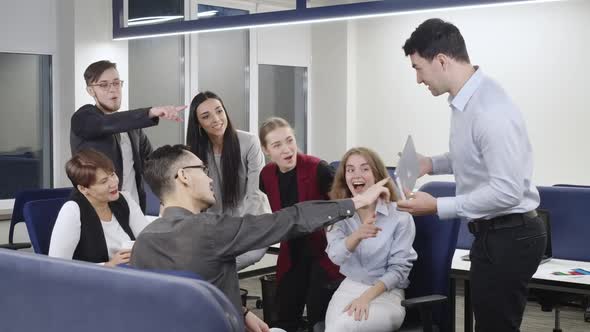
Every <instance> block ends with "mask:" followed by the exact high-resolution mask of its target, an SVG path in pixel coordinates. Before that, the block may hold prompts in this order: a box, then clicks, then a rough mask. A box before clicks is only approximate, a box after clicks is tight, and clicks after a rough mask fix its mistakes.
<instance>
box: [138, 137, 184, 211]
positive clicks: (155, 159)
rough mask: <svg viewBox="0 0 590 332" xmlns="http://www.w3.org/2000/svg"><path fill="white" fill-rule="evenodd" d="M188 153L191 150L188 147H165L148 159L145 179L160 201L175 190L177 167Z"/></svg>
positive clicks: (158, 149) (144, 174) (144, 172)
mask: <svg viewBox="0 0 590 332" xmlns="http://www.w3.org/2000/svg"><path fill="white" fill-rule="evenodd" d="M187 152H190V149H189V148H188V146H186V145H182V144H176V145H164V146H161V147H159V148H157V149H156V150H155V151H154V152H152V153H151V154H150V155H149V156H148V157H147V159H146V161H145V165H144V169H143V177H144V178H145V182H147V184H148V185H149V186H150V188H151V189H152V191H153V192H154V194H155V195H156V196H158V198H159V199H160V201H162V200H163V196H164V195H166V194H167V193H169V192H170V191H172V189H173V188H174V173H175V172H177V171H178V170H177V167H175V165H176V164H177V163H178V162H179V161H181V160H182V157H183V156H185V155H186V153H187Z"/></svg>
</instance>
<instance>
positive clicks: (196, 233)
mask: <svg viewBox="0 0 590 332" xmlns="http://www.w3.org/2000/svg"><path fill="white" fill-rule="evenodd" d="M354 212H355V209H354V204H353V203H352V200H350V199H346V200H339V201H308V202H303V203H298V204H295V205H293V206H291V207H288V208H285V209H283V210H280V211H278V212H276V213H273V214H264V215H260V216H252V215H246V216H244V217H231V216H228V215H217V214H212V213H200V214H193V213H191V212H190V211H188V210H185V209H183V208H180V207H170V208H167V209H166V210H164V213H163V217H162V218H159V219H157V220H155V221H154V222H152V223H151V224H149V225H148V226H147V227H146V228H145V229H144V230H143V232H141V234H140V235H139V236H138V237H137V240H136V242H135V245H134V246H133V252H132V255H131V262H130V264H131V265H132V266H135V267H139V268H146V269H165V270H184V271H192V272H195V273H197V274H198V275H200V276H201V277H203V279H205V280H207V281H209V282H211V283H212V284H214V285H215V286H217V287H218V288H219V289H220V290H221V291H223V293H225V295H227V296H228V298H229V299H230V301H232V303H234V305H235V306H236V308H238V310H240V308H241V301H240V294H239V282H238V275H237V271H236V256H238V255H240V254H243V253H245V252H246V251H249V250H252V249H258V248H264V247H268V246H269V245H271V244H274V243H277V242H280V241H284V240H287V239H289V238H293V237H297V236H301V235H305V234H308V233H311V232H313V231H314V230H316V229H318V228H320V227H324V226H328V225H331V224H333V223H335V222H337V221H340V220H343V219H345V218H350V217H352V216H353V215H354Z"/></svg>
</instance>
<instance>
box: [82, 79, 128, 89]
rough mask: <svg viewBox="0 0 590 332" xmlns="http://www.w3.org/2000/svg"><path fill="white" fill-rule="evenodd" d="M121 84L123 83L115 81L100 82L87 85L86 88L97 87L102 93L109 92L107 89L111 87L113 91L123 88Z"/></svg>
mask: <svg viewBox="0 0 590 332" xmlns="http://www.w3.org/2000/svg"><path fill="white" fill-rule="evenodd" d="M123 82H124V81H121V80H116V81H112V82H100V83H96V84H88V86H97V87H99V88H101V89H102V90H104V91H109V89H110V88H111V85H112V86H113V88H115V89H120V88H122V87H123Z"/></svg>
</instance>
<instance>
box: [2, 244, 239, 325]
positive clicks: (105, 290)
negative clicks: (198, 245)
mask: <svg viewBox="0 0 590 332" xmlns="http://www.w3.org/2000/svg"><path fill="white" fill-rule="evenodd" d="M0 275H2V278H3V280H2V282H1V283H0V294H2V296H0V308H2V317H9V319H8V318H7V319H1V320H0V331H44V332H62V331H85V332H99V331H101V332H102V331H110V332H119V331H121V332H128V331H142V332H161V331H175V332H189V331H219V332H230V331H231V332H233V331H240V332H243V331H244V325H243V318H242V316H241V314H239V313H238V312H237V310H236V308H235V307H234V306H233V305H232V303H231V302H230V301H229V300H228V299H227V297H225V295H223V293H221V291H219V290H218V289H217V288H216V287H215V286H213V285H211V284H210V283H208V282H205V281H199V280H190V279H187V278H181V277H176V276H169V275H163V274H156V273H150V272H144V271H139V270H132V269H120V268H105V267H102V266H97V265H95V264H91V263H86V262H77V261H71V260H63V259H57V258H52V257H47V256H42V255H33V254H30V253H23V252H18V251H16V252H15V251H11V250H3V249H0Z"/></svg>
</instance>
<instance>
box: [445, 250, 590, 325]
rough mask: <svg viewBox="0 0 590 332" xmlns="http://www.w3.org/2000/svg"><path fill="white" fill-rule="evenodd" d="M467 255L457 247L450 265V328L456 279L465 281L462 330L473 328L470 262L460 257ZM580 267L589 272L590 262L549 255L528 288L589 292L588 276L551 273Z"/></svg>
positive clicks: (453, 311)
mask: <svg viewBox="0 0 590 332" xmlns="http://www.w3.org/2000/svg"><path fill="white" fill-rule="evenodd" d="M467 254H469V250H463V249H457V250H455V255H454V256H453V263H452V266H451V274H450V277H451V298H450V303H451V305H450V307H451V320H452V321H453V326H452V328H453V330H454V329H455V295H456V288H455V286H456V281H457V280H463V282H464V284H465V322H464V324H465V326H464V328H465V332H471V331H472V330H473V311H472V309H471V298H470V296H471V292H470V289H469V269H470V267H471V262H469V261H464V260H462V259H461V257H462V256H464V255H467ZM576 268H582V269H585V270H588V271H590V262H582V261H570V260H565V259H556V258H552V259H551V260H549V261H548V262H546V263H543V264H541V265H539V268H538V269H537V272H536V273H535V274H534V275H533V278H532V280H531V282H530V283H529V289H545V290H551V291H557V292H566V293H574V294H582V295H590V275H566V276H560V275H554V274H552V273H553V272H556V271H558V272H565V273H567V272H569V271H570V270H572V269H576Z"/></svg>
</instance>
